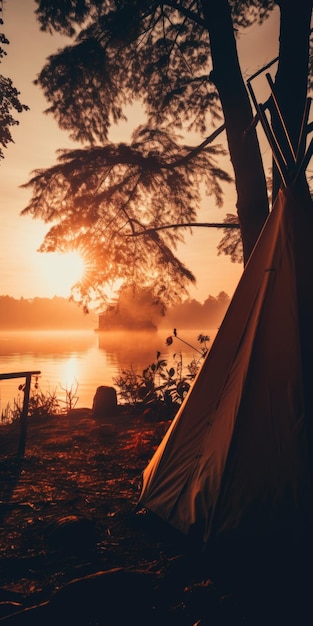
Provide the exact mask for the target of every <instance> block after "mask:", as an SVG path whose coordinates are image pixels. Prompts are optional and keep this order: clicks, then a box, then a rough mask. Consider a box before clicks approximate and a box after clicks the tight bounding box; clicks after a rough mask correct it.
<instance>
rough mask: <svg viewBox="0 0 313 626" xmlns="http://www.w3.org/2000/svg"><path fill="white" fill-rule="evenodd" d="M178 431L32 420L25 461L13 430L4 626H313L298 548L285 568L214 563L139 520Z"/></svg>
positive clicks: (2, 572)
mask: <svg viewBox="0 0 313 626" xmlns="http://www.w3.org/2000/svg"><path fill="white" fill-rule="evenodd" d="M168 425H169V422H154V421H147V419H146V418H145V417H144V416H143V415H140V414H137V415H134V414H132V413H131V412H130V411H129V410H128V409H127V408H121V407H120V408H119V411H118V415H115V416H112V417H111V418H106V419H103V420H98V421H96V420H94V419H93V418H92V416H91V411H90V410H88V409H80V410H74V411H73V412H72V413H70V414H68V415H62V416H56V417H51V418H46V419H41V420H30V421H29V424H28V433H27V442H26V451H25V455H24V457H23V458H22V459H19V458H18V457H17V455H16V451H17V448H18V438H19V425H18V424H15V425H11V426H1V428H0V480H1V494H0V515H1V521H2V524H1V528H0V556H1V560H0V624H8V625H9V624H10V625H13V624H14V625H26V624H29V625H31V626H34V625H36V624H44V625H45V626H48V625H49V624H59V625H63V624H68V625H70V626H71V625H72V624H79V625H81V626H102V625H107V626H120V625H122V624H126V623H129V624H133V623H134V624H135V623H136V624H137V625H141V624H145V625H149V626H159V625H160V626H167V625H169V626H226V625H227V626H228V625H232V626H233V625H237V624H238V625H242V626H250V625H251V626H258V625H259V624H260V625H261V624H262V626H263V625H265V624H266V626H268V625H269V624H273V625H274V624H275V625H278V624H283V623H284V624H289V623H290V624H293V625H294V626H304V625H305V624H311V623H313V620H312V611H311V596H312V589H311V577H310V576H309V575H307V573H306V575H305V576H304V569H303V568H304V566H303V563H302V560H301V561H300V560H299V561H297V560H295V559H294V552H292V551H291V550H290V546H289V545H288V544H286V543H285V544H284V545H283V546H282V549H281V550H280V552H279V550H277V553H276V557H277V554H278V553H279V558H278V559H277V558H275V559H273V558H272V554H273V553H272V547H271V550H269V547H268V546H266V545H263V546H258V549H256V548H255V546H253V548H251V550H248V551H245V553H243V552H242V547H241V546H239V545H236V546H235V549H227V550H226V551H225V549H224V550H223V551H220V552H219V551H218V550H215V551H214V550H213V551H211V552H209V553H204V552H203V551H201V550H200V549H199V548H198V546H195V545H191V543H190V542H189V541H188V540H187V539H186V538H183V537H181V536H179V535H178V534H176V533H175V531H173V530H172V529H170V528H168V527H167V526H166V525H163V524H162V523H161V522H160V521H159V520H156V519H155V518H154V517H153V516H152V515H151V514H149V513H148V512H147V511H144V510H140V509H139V510H138V509H137V503H138V497H139V493H140V486H141V474H142V470H143V469H144V467H145V466H146V464H147V462H148V460H149V458H151V455H152V453H153V451H154V449H155V448H156V446H157V445H158V443H159V441H160V440H161V438H162V436H163V434H164V433H165V431H166V429H167V427H168ZM291 552H292V556H291ZM247 554H248V558H246V557H247ZM225 555H226V556H225Z"/></svg>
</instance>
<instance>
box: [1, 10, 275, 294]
mask: <svg viewBox="0 0 313 626" xmlns="http://www.w3.org/2000/svg"><path fill="white" fill-rule="evenodd" d="M35 7H36V5H35V3H34V2H33V1H32V0H5V1H4V7H3V15H2V17H3V20H4V25H3V27H2V32H4V33H5V35H6V37H7V38H8V39H9V41H10V45H9V46H6V51H7V57H6V58H5V59H4V60H3V62H2V63H1V67H0V72H1V74H3V75H4V76H6V77H9V78H11V79H12V80H13V83H14V86H15V87H16V88H17V89H18V90H19V91H20V94H21V95H20V99H21V101H22V102H23V103H24V104H27V105H28V106H29V107H30V111H28V112H24V113H23V114H21V115H19V116H18V120H19V122H20V124H19V126H16V127H13V128H12V135H13V139H14V142H15V143H14V144H13V143H12V144H9V146H8V148H7V149H6V150H5V151H4V152H5V158H4V159H2V160H1V163H0V189H1V248H0V295H10V296H13V297H14V298H20V297H24V298H33V297H53V296H54V295H58V296H63V297H67V296H68V295H69V293H70V286H71V284H72V283H73V282H74V281H75V280H76V279H78V278H79V272H80V271H81V269H80V268H79V266H78V264H77V259H75V258H72V257H71V256H68V257H65V256H60V255H57V254H40V253H38V252H37V248H38V247H39V245H40V244H41V242H42V239H43V237H44V234H45V233H46V232H47V230H48V228H47V225H44V224H43V223H42V222H41V221H39V220H33V219H32V218H30V217H21V216H20V212H21V210H22V209H23V208H24V207H25V206H26V205H27V203H28V199H29V198H30V192H29V191H26V190H23V189H21V188H20V185H22V184H23V183H25V182H27V181H28V180H29V178H30V174H31V172H32V171H33V170H34V169H37V168H44V167H49V166H51V165H53V164H54V163H55V161H56V151H57V150H58V149H60V148H69V147H72V146H73V145H74V144H73V143H71V142H70V140H69V139H68V137H67V135H66V133H65V132H64V131H61V130H59V128H58V126H57V124H56V122H55V121H54V120H53V118H52V117H51V116H47V115H45V114H44V113H43V111H44V109H45V108H47V102H46V101H45V99H44V97H43V95H42V93H41V91H40V89H39V88H38V87H36V86H34V85H33V81H34V79H35V78H36V76H37V74H38V73H39V72H40V70H41V69H42V67H43V65H44V62H45V59H46V58H47V56H48V55H49V54H52V53H53V52H55V51H56V50H57V49H58V48H61V47H63V46H64V45H66V44H67V43H69V40H67V39H65V38H61V37H60V36H57V35H53V36H51V35H48V34H44V33H42V32H40V30H39V25H38V24H37V23H36V20H35V16H34V9H35ZM277 15H278V14H277V13H276V14H274V16H273V18H272V19H271V20H270V21H268V22H267V23H266V25H265V26H263V27H262V29H260V28H258V27H253V28H252V29H250V31H249V32H245V33H243V34H242V35H241V36H240V41H239V51H240V57H241V59H242V69H243V72H244V76H245V77H248V76H250V75H251V74H253V73H254V72H255V71H256V70H257V69H259V68H260V67H262V66H263V65H264V64H265V63H267V62H269V61H270V60H271V59H272V58H273V57H275V56H276V55H277V51H278V20H277ZM260 90H261V91H260V97H262V98H263V96H262V85H260ZM264 99H265V98H264ZM136 118H137V119H136ZM137 123H138V110H136V109H134V110H131V111H130V115H129V124H128V125H122V126H120V127H119V128H118V129H115V130H114V131H112V133H111V139H112V140H119V141H125V140H126V141H127V138H128V137H129V135H130V132H131V128H132V125H134V127H135V126H136V125H137ZM75 145H77V144H75ZM264 154H265V158H268V159H270V153H269V149H268V147H267V146H266V144H264ZM234 202H235V193H234V189H233V188H232V187H231V186H229V187H227V188H226V195H225V204H224V206H223V208H222V209H217V208H216V207H215V206H214V201H213V199H212V198H204V199H203V209H202V210H201V213H200V214H199V221H201V222H203V221H206V222H207V221H213V222H216V221H219V222H221V221H222V220H223V218H224V216H225V215H226V213H235V207H234ZM220 238H221V231H218V230H216V229H214V230H213V229H207V228H206V229H194V233H193V235H187V236H186V244H185V245H184V246H180V247H179V249H178V253H177V254H178V256H180V258H182V259H183V260H184V262H185V263H186V264H187V265H188V267H189V268H190V269H191V270H192V271H193V273H194V274H195V276H196V278H197V284H196V286H195V287H192V288H191V289H190V295H191V297H194V298H196V299H197V300H199V301H200V302H203V301H204V300H205V299H206V298H207V296H208V295H209V294H210V295H213V296H216V295H218V293H219V292H221V291H226V292H227V293H228V295H230V296H231V295H232V293H233V291H234V289H235V287H236V285H237V282H238V280H239V278H240V275H241V272H242V268H241V267H240V266H239V265H238V264H233V263H231V262H230V261H229V259H228V258H226V257H225V256H217V251H216V247H217V244H218V242H219V240H220Z"/></svg>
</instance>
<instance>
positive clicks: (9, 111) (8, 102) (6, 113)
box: [0, 2, 29, 159]
mask: <svg viewBox="0 0 313 626" xmlns="http://www.w3.org/2000/svg"><path fill="white" fill-rule="evenodd" d="M1 12H2V2H0V13H1ZM0 25H1V26H2V25H3V20H2V19H1V17H0ZM8 44H9V40H8V39H7V38H6V36H5V35H4V33H0V62H1V60H2V59H3V57H4V56H6V54H7V53H6V50H5V48H4V47H3V46H7V45H8ZM19 95H20V92H19V91H17V89H16V88H15V87H14V85H13V82H12V80H11V79H10V78H6V77H5V76H2V74H0V159H3V158H4V152H3V148H7V146H8V144H9V143H11V142H13V137H12V134H11V128H12V126H16V125H17V124H19V122H18V120H17V119H16V118H15V117H14V114H15V113H22V111H27V110H28V108H29V107H28V106H27V105H25V104H22V103H21V101H20V99H19Z"/></svg>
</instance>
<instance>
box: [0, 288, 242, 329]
mask: <svg viewBox="0 0 313 626" xmlns="http://www.w3.org/2000/svg"><path fill="white" fill-rule="evenodd" d="M229 302H230V297H229V296H228V295H227V294H226V293H225V292H224V291H221V292H220V293H219V294H218V295H217V296H216V297H214V296H211V295H209V296H208V297H207V298H206V300H205V301H204V302H203V304H202V303H201V302H199V301H198V300H196V299H194V298H188V299H187V300H185V301H184V302H182V303H180V304H177V305H173V306H172V307H169V309H168V310H167V311H166V314H165V315H164V316H159V318H158V321H157V326H158V327H160V328H162V327H163V328H165V327H167V328H168V327H177V326H178V327H180V328H194V327H195V326H196V327H202V326H203V328H204V329H210V328H216V327H218V326H219V324H220V323H221V321H222V318H223V316H224V314H225V312H226V309H227V307H228V305H229ZM146 314H147V316H148V315H149V311H148V309H147V311H146ZM97 324H98V322H97V317H96V319H95V316H94V315H93V314H89V315H86V314H84V312H83V310H82V308H81V307H79V306H78V305H77V304H76V303H75V302H71V301H69V300H68V299H66V298H62V297H58V296H54V297H53V298H39V297H37V298H32V299H25V298H20V299H16V298H13V297H12V296H7V295H6V296H0V330H24V329H28V330H49V329H50V330H52V329H54V330H55V329H60V330H61V329H62V330H66V329H67V330H80V329H82V330H83V329H86V330H88V329H95V328H96V327H97Z"/></svg>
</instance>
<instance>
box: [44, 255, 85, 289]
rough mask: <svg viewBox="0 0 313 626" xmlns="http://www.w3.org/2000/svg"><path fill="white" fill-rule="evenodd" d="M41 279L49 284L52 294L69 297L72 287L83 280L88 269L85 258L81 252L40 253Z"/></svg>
mask: <svg viewBox="0 0 313 626" xmlns="http://www.w3.org/2000/svg"><path fill="white" fill-rule="evenodd" d="M39 264H40V265H39V268H40V273H41V279H42V280H43V281H44V282H45V283H46V285H48V286H49V292H50V293H51V296H52V297H53V296H61V297H64V298H67V297H69V295H70V292H71V287H73V285H75V283H77V281H79V280H81V279H82V278H83V276H84V274H85V271H86V265H85V262H84V259H83V257H82V255H81V254H79V252H76V251H73V252H67V253H64V254H59V253H56V252H54V253H50V252H49V253H40V256H39Z"/></svg>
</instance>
